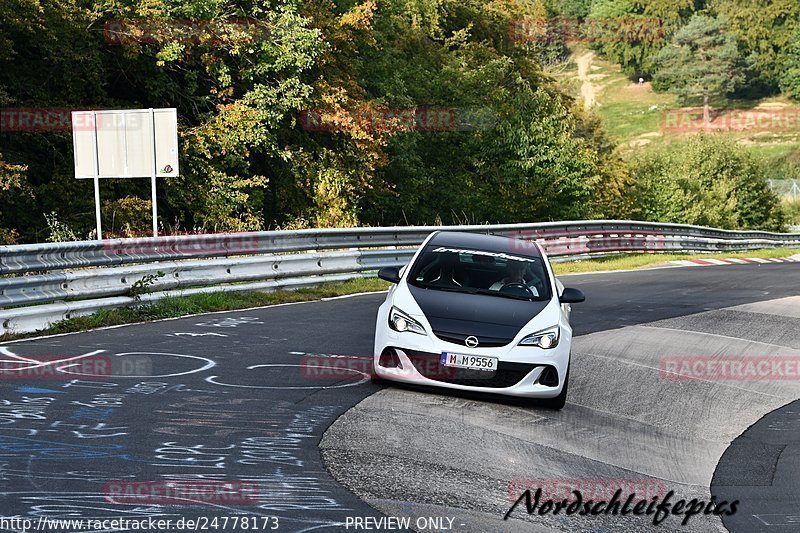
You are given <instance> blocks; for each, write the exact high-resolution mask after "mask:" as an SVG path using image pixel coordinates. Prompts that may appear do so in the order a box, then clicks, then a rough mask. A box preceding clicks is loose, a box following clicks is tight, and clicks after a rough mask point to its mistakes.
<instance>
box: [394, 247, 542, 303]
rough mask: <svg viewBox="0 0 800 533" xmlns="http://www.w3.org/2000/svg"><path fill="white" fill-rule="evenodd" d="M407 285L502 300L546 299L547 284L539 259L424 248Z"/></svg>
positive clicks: (508, 254) (483, 251)
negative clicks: (481, 295) (495, 297)
mask: <svg viewBox="0 0 800 533" xmlns="http://www.w3.org/2000/svg"><path fill="white" fill-rule="evenodd" d="M408 282H409V283H410V284H411V285H413V286H415V287H421V288H426V289H435V290H443V291H451V292H465V293H470V294H485V295H489V296H497V297H503V298H513V299H520V300H530V301H542V300H549V299H550V282H549V279H548V276H547V269H546V268H545V267H544V263H543V260H542V258H541V257H529V256H524V255H516V254H510V253H503V252H489V251H485V250H464V249H455V248H448V247H444V246H437V245H429V246H426V247H425V249H424V250H423V251H422V253H421V254H420V255H419V257H418V258H417V260H416V262H415V263H414V265H413V267H412V270H411V272H410V274H409V277H408Z"/></svg>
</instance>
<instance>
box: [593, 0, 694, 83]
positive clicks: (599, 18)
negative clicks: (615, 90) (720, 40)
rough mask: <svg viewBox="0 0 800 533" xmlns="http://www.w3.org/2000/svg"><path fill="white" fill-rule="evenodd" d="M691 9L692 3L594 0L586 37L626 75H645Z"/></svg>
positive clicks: (683, 0) (648, 72)
mask: <svg viewBox="0 0 800 533" xmlns="http://www.w3.org/2000/svg"><path fill="white" fill-rule="evenodd" d="M695 9H696V6H695V2H694V1H693V0H594V1H593V2H592V5H591V10H590V12H589V17H588V20H587V22H588V23H589V24H588V26H589V28H590V31H589V33H588V37H589V38H590V42H591V43H592V46H593V47H594V48H595V49H596V50H598V51H599V52H600V53H602V54H603V55H604V56H606V57H607V58H608V59H610V60H611V61H613V62H615V63H617V64H619V65H620V67H621V68H622V71H623V72H624V73H625V74H627V75H628V76H631V77H639V76H648V75H650V74H652V70H653V65H652V58H653V57H654V56H655V55H656V54H657V53H658V52H659V50H661V49H662V48H663V47H664V46H665V45H666V43H667V42H668V39H669V38H670V36H671V35H672V34H673V33H674V32H675V31H676V30H677V28H679V27H680V25H681V24H682V23H683V21H684V20H686V19H687V18H688V17H689V16H691V14H692V13H693V12H694V11H695ZM629 29H630V31H628V30H629Z"/></svg>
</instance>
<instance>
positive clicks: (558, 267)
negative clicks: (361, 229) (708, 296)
mask: <svg viewBox="0 0 800 533" xmlns="http://www.w3.org/2000/svg"><path fill="white" fill-rule="evenodd" d="M795 254H800V249H792V248H768V249H764V250H750V251H747V252H721V253H715V254H620V255H616V256H614V257H601V258H598V259H590V260H587V261H572V262H569V263H553V270H555V273H556V275H558V276H561V275H564V274H580V273H583V272H602V271H612V270H631V269H636V268H645V267H652V266H657V265H663V264H665V263H668V262H670V261H681V260H686V259H714V258H725V257H756V258H763V259H769V258H773V257H790V256H792V255H795Z"/></svg>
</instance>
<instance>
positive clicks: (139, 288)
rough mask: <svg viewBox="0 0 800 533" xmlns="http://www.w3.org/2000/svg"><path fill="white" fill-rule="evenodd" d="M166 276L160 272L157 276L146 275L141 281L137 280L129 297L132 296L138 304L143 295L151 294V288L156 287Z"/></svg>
mask: <svg viewBox="0 0 800 533" xmlns="http://www.w3.org/2000/svg"><path fill="white" fill-rule="evenodd" d="M164 276H166V274H165V273H164V272H161V271H160V270H159V271H158V272H156V273H155V274H145V275H144V276H142V277H141V279H137V280H136V281H135V282H134V283H133V285H131V286H130V288H129V289H128V296H132V297H133V299H134V300H136V301H137V302H138V301H139V300H141V296H142V294H146V293H148V292H150V287H151V286H152V285H154V284H155V283H156V282H157V281H158V280H159V279H161V278H163V277H164Z"/></svg>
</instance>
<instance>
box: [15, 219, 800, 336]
mask: <svg viewBox="0 0 800 533" xmlns="http://www.w3.org/2000/svg"><path fill="white" fill-rule="evenodd" d="M436 230H457V231H469V232H480V233H492V234H497V235H504V236H508V237H510V238H514V239H515V242H516V243H517V246H519V247H520V250H521V251H522V250H524V249H525V247H526V246H530V244H529V243H530V242H531V241H534V240H535V241H537V242H538V243H539V244H540V245H541V246H542V247H543V248H544V249H545V251H546V252H547V253H548V255H551V256H554V257H568V256H576V255H580V256H585V255H587V254H589V255H591V254H608V253H615V252H683V251H695V252H714V251H741V250H749V249H755V248H773V247H799V248H800V233H794V234H786V233H773V232H763V231H731V230H721V229H714V228H705V227H701V226H687V225H681V224H659V223H652V222H631V221H618V220H598V221H571V222H546V223H535V224H502V225H483V226H435V227H434V226H410V227H388V228H352V229H319V230H297V231H264V232H251V233H232V234H212V235H188V236H177V237H156V238H142V239H113V240H107V241H102V242H100V241H81V242H68V243H52V244H33V245H19V246H2V247H0V274H5V275H6V277H0V307H8V306H22V307H16V308H12V309H5V310H0V333H2V332H6V331H13V332H23V331H33V330H36V329H41V328H43V327H46V325H47V324H48V323H51V322H57V321H59V320H63V319H66V318H71V317H73V316H80V315H84V314H89V313H91V312H94V311H96V310H98V309H102V308H110V307H118V306H124V305H131V304H135V303H137V302H140V301H142V302H146V301H152V300H156V299H158V298H162V297H164V296H168V295H174V294H190V293H194V292H209V291H218V290H225V291H245V290H268V289H273V288H280V287H298V286H308V285H314V284H318V283H321V282H324V281H340V280H344V279H351V278H354V277H363V276H364V275H365V274H364V273H365V272H368V271H375V270H377V269H379V268H381V267H383V266H390V265H396V266H400V265H402V264H405V263H406V262H408V260H409V259H410V258H411V256H412V255H413V252H414V248H413V247H415V246H417V245H419V244H420V243H421V242H422V241H423V240H424V239H425V237H426V236H427V235H428V234H430V232H432V231H436ZM526 243H528V244H526ZM296 252H302V253H296ZM162 273H163V275H161V274H162ZM13 274H16V276H13V277H8V276H9V275H13ZM146 276H155V278H153V279H152V280H151V284H150V285H149V287H148V290H149V291H151V292H149V293H148V294H142V295H140V296H139V297H138V298H133V297H131V296H130V295H131V287H132V286H133V285H134V284H135V283H136V282H137V281H138V280H141V279H143V278H145V277H146Z"/></svg>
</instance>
